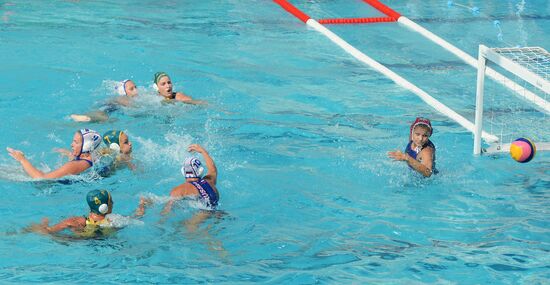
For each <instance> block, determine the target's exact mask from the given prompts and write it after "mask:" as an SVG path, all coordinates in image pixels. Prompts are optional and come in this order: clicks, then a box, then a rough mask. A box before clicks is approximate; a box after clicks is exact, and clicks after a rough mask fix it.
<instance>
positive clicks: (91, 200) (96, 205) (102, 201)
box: [86, 190, 112, 215]
mask: <svg viewBox="0 0 550 285" xmlns="http://www.w3.org/2000/svg"><path fill="white" fill-rule="evenodd" d="M86 201H87V202H88V206H90V211H92V213H96V214H100V215H103V214H105V213H107V211H108V210H109V202H112V199H111V194H110V193H109V191H107V190H92V191H90V192H88V195H86Z"/></svg>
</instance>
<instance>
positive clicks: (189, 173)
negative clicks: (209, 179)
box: [181, 157, 204, 178]
mask: <svg viewBox="0 0 550 285" xmlns="http://www.w3.org/2000/svg"><path fill="white" fill-rule="evenodd" d="M203 173H204V167H202V164H201V161H200V160H199V159H198V158H196V157H189V158H187V159H185V162H184V163H183V166H182V167H181V174H183V176H185V178H201V177H202V174H203Z"/></svg>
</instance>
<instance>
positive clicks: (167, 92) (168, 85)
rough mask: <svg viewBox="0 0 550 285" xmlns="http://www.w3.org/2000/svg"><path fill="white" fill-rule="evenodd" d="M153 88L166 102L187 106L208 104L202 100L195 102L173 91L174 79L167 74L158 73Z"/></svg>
mask: <svg viewBox="0 0 550 285" xmlns="http://www.w3.org/2000/svg"><path fill="white" fill-rule="evenodd" d="M153 87H154V88H155V89H156V90H157V92H158V95H159V96H162V97H163V98H164V100H167V101H171V100H175V101H181V102H184V103H187V104H194V105H199V104H205V103H206V102H204V101H201V100H193V98H191V97H190V96H188V95H185V94H183V93H182V92H175V91H173V90H172V88H173V85H172V79H170V76H168V74H166V72H162V71H161V72H157V73H155V76H154V78H153Z"/></svg>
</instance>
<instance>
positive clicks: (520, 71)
mask: <svg viewBox="0 0 550 285" xmlns="http://www.w3.org/2000/svg"><path fill="white" fill-rule="evenodd" d="M539 49H540V50H543V51H544V52H545V53H546V54H548V53H547V52H546V51H545V50H544V49H542V48H539ZM501 50H514V48H510V49H501ZM487 59H488V60H490V61H491V62H493V63H495V64H497V65H499V66H500V67H502V68H504V69H505V70H507V71H509V72H512V73H514V74H516V75H518V76H519V77H520V78H522V79H523V80H525V81H527V82H529V83H530V84H531V85H533V86H534V87H536V88H538V89H540V90H542V91H543V92H545V93H546V94H549V93H550V82H548V81H547V80H546V79H545V78H542V77H540V76H539V75H538V74H536V73H533V72H531V71H530V70H528V69H527V68H525V67H523V66H521V65H520V64H518V63H515V62H514V61H512V60H510V59H508V58H506V57H504V56H501V55H499V54H498V53H497V52H495V51H493V50H492V49H490V48H488V47H486V46H484V45H479V52H478V62H477V86H476V111H475V121H474V154H475V155H479V154H481V140H482V138H481V132H482V128H483V95H484V94H483V93H484V92H483V90H484V85H485V69H486V67H487ZM544 103H545V104H544V105H543V107H547V106H548V102H544ZM488 142H489V143H493V142H496V141H488ZM546 148H547V146H546V143H545V144H544V146H543V147H541V148H540V149H541V150H546Z"/></svg>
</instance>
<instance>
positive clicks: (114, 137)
mask: <svg viewBox="0 0 550 285" xmlns="http://www.w3.org/2000/svg"><path fill="white" fill-rule="evenodd" d="M123 133H124V132H123V131H117V130H111V131H107V132H106V133H105V134H104V135H103V142H104V143H105V144H106V145H108V146H109V148H110V149H112V150H116V149H117V148H118V150H119V151H120V136H121V135H122V134H123Z"/></svg>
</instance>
